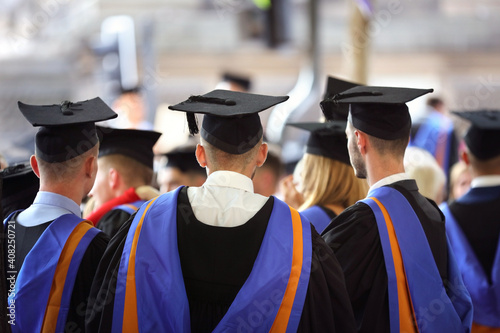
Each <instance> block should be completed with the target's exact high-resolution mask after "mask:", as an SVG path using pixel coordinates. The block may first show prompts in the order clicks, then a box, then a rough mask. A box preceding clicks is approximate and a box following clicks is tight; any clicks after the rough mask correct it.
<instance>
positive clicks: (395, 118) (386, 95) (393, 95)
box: [330, 86, 434, 140]
mask: <svg viewBox="0 0 500 333" xmlns="http://www.w3.org/2000/svg"><path fill="white" fill-rule="evenodd" d="M433 91H434V90H433V89H413V88H400V87H375V86H357V87H354V88H351V89H349V90H346V91H344V92H341V93H339V94H337V95H335V96H333V97H332V98H331V99H330V100H331V101H332V102H334V103H339V104H349V113H350V117H351V118H350V121H352V124H353V126H354V127H355V128H357V129H359V130H361V131H363V132H365V133H367V134H369V135H372V136H374V137H377V138H380V139H384V140H396V139H400V138H403V137H406V136H408V135H409V131H410V128H411V118H410V113H409V111H408V106H406V104H405V103H406V102H409V101H411V100H413V99H415V98H417V97H419V96H422V95H425V94H428V93H431V92H433Z"/></svg>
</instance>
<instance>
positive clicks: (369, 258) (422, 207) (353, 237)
mask: <svg viewBox="0 0 500 333" xmlns="http://www.w3.org/2000/svg"><path fill="white" fill-rule="evenodd" d="M388 186H390V187H392V188H395V189H396V190H398V191H399V192H400V193H401V194H403V195H404V196H405V198H406V199H407V200H408V202H409V203H410V205H411V206H412V207H413V209H414V211H415V213H416V214H417V216H418V218H419V220H420V222H421V224H422V227H423V229H424V232H425V235H426V236H427V240H428V242H429V245H430V248H431V251H432V254H433V256H434V260H435V262H436V264H437V267H438V270H439V273H440V275H441V277H442V279H443V281H445V280H446V277H447V262H448V255H447V243H446V233H445V226H444V216H443V214H442V213H441V211H440V210H439V208H438V207H437V206H436V204H435V203H434V202H433V201H432V200H429V199H426V198H425V197H423V196H422V195H421V194H420V193H418V187H417V184H416V182H415V181H414V180H403V181H399V182H396V183H393V184H391V185H388ZM322 235H323V238H324V239H325V241H326V243H327V244H328V245H329V246H330V247H331V248H332V250H333V251H334V252H335V255H336V256H337V259H338V261H339V262H340V265H341V266H342V269H343V271H344V276H345V280H346V286H347V292H348V293H349V297H350V300H351V304H352V308H353V311H354V317H355V319H356V323H357V327H358V330H359V332H389V331H390V323H389V296H388V286H387V272H386V268H385V262H384V256H383V251H382V245H381V243H380V238H379V233H378V227H377V222H376V220H375V215H374V214H373V211H372V210H371V209H370V207H369V206H368V205H366V204H364V203H361V202H358V203H356V204H354V205H352V206H351V207H349V208H347V209H346V210H345V211H344V212H342V213H341V214H340V215H339V216H337V217H336V218H335V219H334V220H333V221H332V222H331V223H330V225H329V226H328V227H327V228H326V229H325V231H324V232H323V233H322Z"/></svg>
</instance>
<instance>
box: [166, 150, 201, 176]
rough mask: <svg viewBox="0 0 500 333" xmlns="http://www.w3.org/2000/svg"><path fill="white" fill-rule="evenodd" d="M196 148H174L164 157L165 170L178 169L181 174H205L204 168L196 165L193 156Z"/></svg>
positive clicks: (196, 161) (194, 156) (196, 162)
mask: <svg viewBox="0 0 500 333" xmlns="http://www.w3.org/2000/svg"><path fill="white" fill-rule="evenodd" d="M195 151H196V146H192V145H190V146H185V147H179V148H176V149H174V150H172V151H170V152H168V153H165V154H164V155H165V156H166V157H167V164H166V165H165V166H166V167H167V168H169V167H171V168H178V169H179V170H180V171H181V172H187V171H197V172H198V171H199V172H203V173H205V172H206V171H205V168H202V167H201V166H200V164H199V163H198V160H197V159H196V155H195Z"/></svg>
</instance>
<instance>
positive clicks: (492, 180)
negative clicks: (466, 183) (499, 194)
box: [470, 175, 500, 188]
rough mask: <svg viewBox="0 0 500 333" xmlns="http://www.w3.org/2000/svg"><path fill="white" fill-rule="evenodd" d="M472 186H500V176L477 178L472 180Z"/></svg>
mask: <svg viewBox="0 0 500 333" xmlns="http://www.w3.org/2000/svg"><path fill="white" fill-rule="evenodd" d="M470 186H471V187H472V188H474V187H491V186H500V175H487V176H479V177H476V178H474V179H473V180H472V182H471V183H470Z"/></svg>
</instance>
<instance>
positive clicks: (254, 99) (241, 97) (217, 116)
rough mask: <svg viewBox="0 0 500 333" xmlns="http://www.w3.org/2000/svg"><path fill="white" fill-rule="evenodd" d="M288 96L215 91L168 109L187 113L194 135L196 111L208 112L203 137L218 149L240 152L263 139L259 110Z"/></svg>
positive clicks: (196, 127) (196, 129)
mask: <svg viewBox="0 0 500 333" xmlns="http://www.w3.org/2000/svg"><path fill="white" fill-rule="evenodd" d="M287 99H288V96H278V97H274V96H267V95H257V94H250V93H243V92H236V91H229V90H214V91H212V92H209V93H208V94H205V95H202V96H191V97H189V99H187V100H186V101H184V102H181V103H179V104H176V105H172V106H169V109H171V110H176V111H183V112H186V113H187V119H188V126H189V131H190V133H191V134H196V133H198V125H197V124H196V119H195V114H196V113H201V114H205V117H204V118H203V123H202V126H201V137H202V138H203V139H204V140H206V141H207V142H208V143H210V144H211V145H213V146H215V147H217V148H218V149H221V150H223V151H225V152H227V153H229V154H235V155H239V154H244V153H246V152H247V151H249V150H250V149H252V148H253V147H254V146H255V145H256V144H257V143H258V142H259V140H260V139H261V138H262V135H263V130H262V124H261V122H260V118H259V115H258V113H259V112H261V111H264V110H266V109H268V108H270V107H271V106H273V105H276V104H279V103H282V102H284V101H286V100H287Z"/></svg>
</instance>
